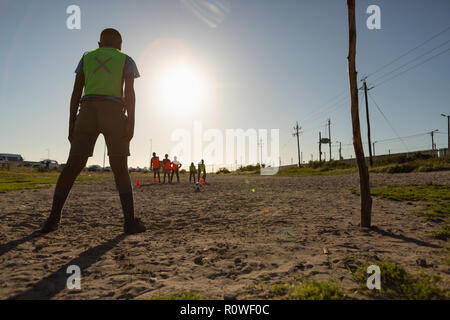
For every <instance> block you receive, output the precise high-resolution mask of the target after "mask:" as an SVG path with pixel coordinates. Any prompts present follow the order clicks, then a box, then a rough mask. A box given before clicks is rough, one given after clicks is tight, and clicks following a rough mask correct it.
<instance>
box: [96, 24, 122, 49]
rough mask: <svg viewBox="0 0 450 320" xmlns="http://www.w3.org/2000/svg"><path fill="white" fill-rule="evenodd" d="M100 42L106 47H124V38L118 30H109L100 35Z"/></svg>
mask: <svg viewBox="0 0 450 320" xmlns="http://www.w3.org/2000/svg"><path fill="white" fill-rule="evenodd" d="M100 42H101V44H102V45H104V46H112V47H116V48H120V47H121V45H122V36H121V35H120V32H119V31H117V30H116V29H112V28H107V29H105V30H103V31H102V33H101V34H100Z"/></svg>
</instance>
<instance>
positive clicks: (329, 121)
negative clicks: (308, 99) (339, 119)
mask: <svg viewBox="0 0 450 320" xmlns="http://www.w3.org/2000/svg"><path fill="white" fill-rule="evenodd" d="M328 139H329V141H328V145H329V147H330V162H331V119H328Z"/></svg>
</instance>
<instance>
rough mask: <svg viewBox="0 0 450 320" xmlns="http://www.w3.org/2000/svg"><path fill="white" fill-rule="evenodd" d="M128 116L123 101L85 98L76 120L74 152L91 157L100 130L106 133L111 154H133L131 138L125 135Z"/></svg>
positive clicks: (73, 140)
mask: <svg viewBox="0 0 450 320" xmlns="http://www.w3.org/2000/svg"><path fill="white" fill-rule="evenodd" d="M126 121H127V116H126V115H125V109H124V107H123V105H122V104H120V103H118V102H114V101H112V100H111V99H107V98H106V99H98V98H97V99H91V100H85V101H82V102H81V106H80V111H79V112H78V115H77V118H76V120H75V126H74V132H73V139H72V143H71V147H70V155H78V156H86V157H91V156H92V153H93V151H94V146H95V142H96V141H97V138H98V135H99V134H100V133H102V134H103V136H104V137H105V141H106V145H107V147H108V156H129V155H130V142H129V141H127V140H126V139H124V138H123V135H124V134H125V130H126Z"/></svg>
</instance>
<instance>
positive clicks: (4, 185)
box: [0, 168, 106, 193]
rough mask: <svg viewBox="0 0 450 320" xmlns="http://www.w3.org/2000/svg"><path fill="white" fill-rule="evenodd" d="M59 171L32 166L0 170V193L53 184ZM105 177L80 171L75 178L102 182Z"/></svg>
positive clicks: (81, 181) (89, 181)
mask: <svg viewBox="0 0 450 320" xmlns="http://www.w3.org/2000/svg"><path fill="white" fill-rule="evenodd" d="M58 176H59V172H58V171H56V170H49V171H42V170H37V169H33V168H11V169H10V170H0V193H2V192H8V191H14V190H26V189H38V188H46V187H49V186H50V185H52V184H55V183H56V181H57V180H58ZM105 179H106V177H105V176H102V175H101V174H95V175H93V174H89V173H84V172H83V173H82V174H81V175H80V176H79V177H78V178H77V180H76V182H77V183H89V184H92V183H102V181H104V180H105Z"/></svg>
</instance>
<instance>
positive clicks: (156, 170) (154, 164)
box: [150, 152, 161, 183]
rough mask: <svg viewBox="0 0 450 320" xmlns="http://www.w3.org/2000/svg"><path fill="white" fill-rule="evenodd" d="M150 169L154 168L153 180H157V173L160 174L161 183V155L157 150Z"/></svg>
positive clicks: (159, 180)
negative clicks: (158, 155)
mask: <svg viewBox="0 0 450 320" xmlns="http://www.w3.org/2000/svg"><path fill="white" fill-rule="evenodd" d="M150 170H153V181H156V174H158V182H159V183H161V176H160V175H159V157H157V156H156V152H153V158H152V161H150Z"/></svg>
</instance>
